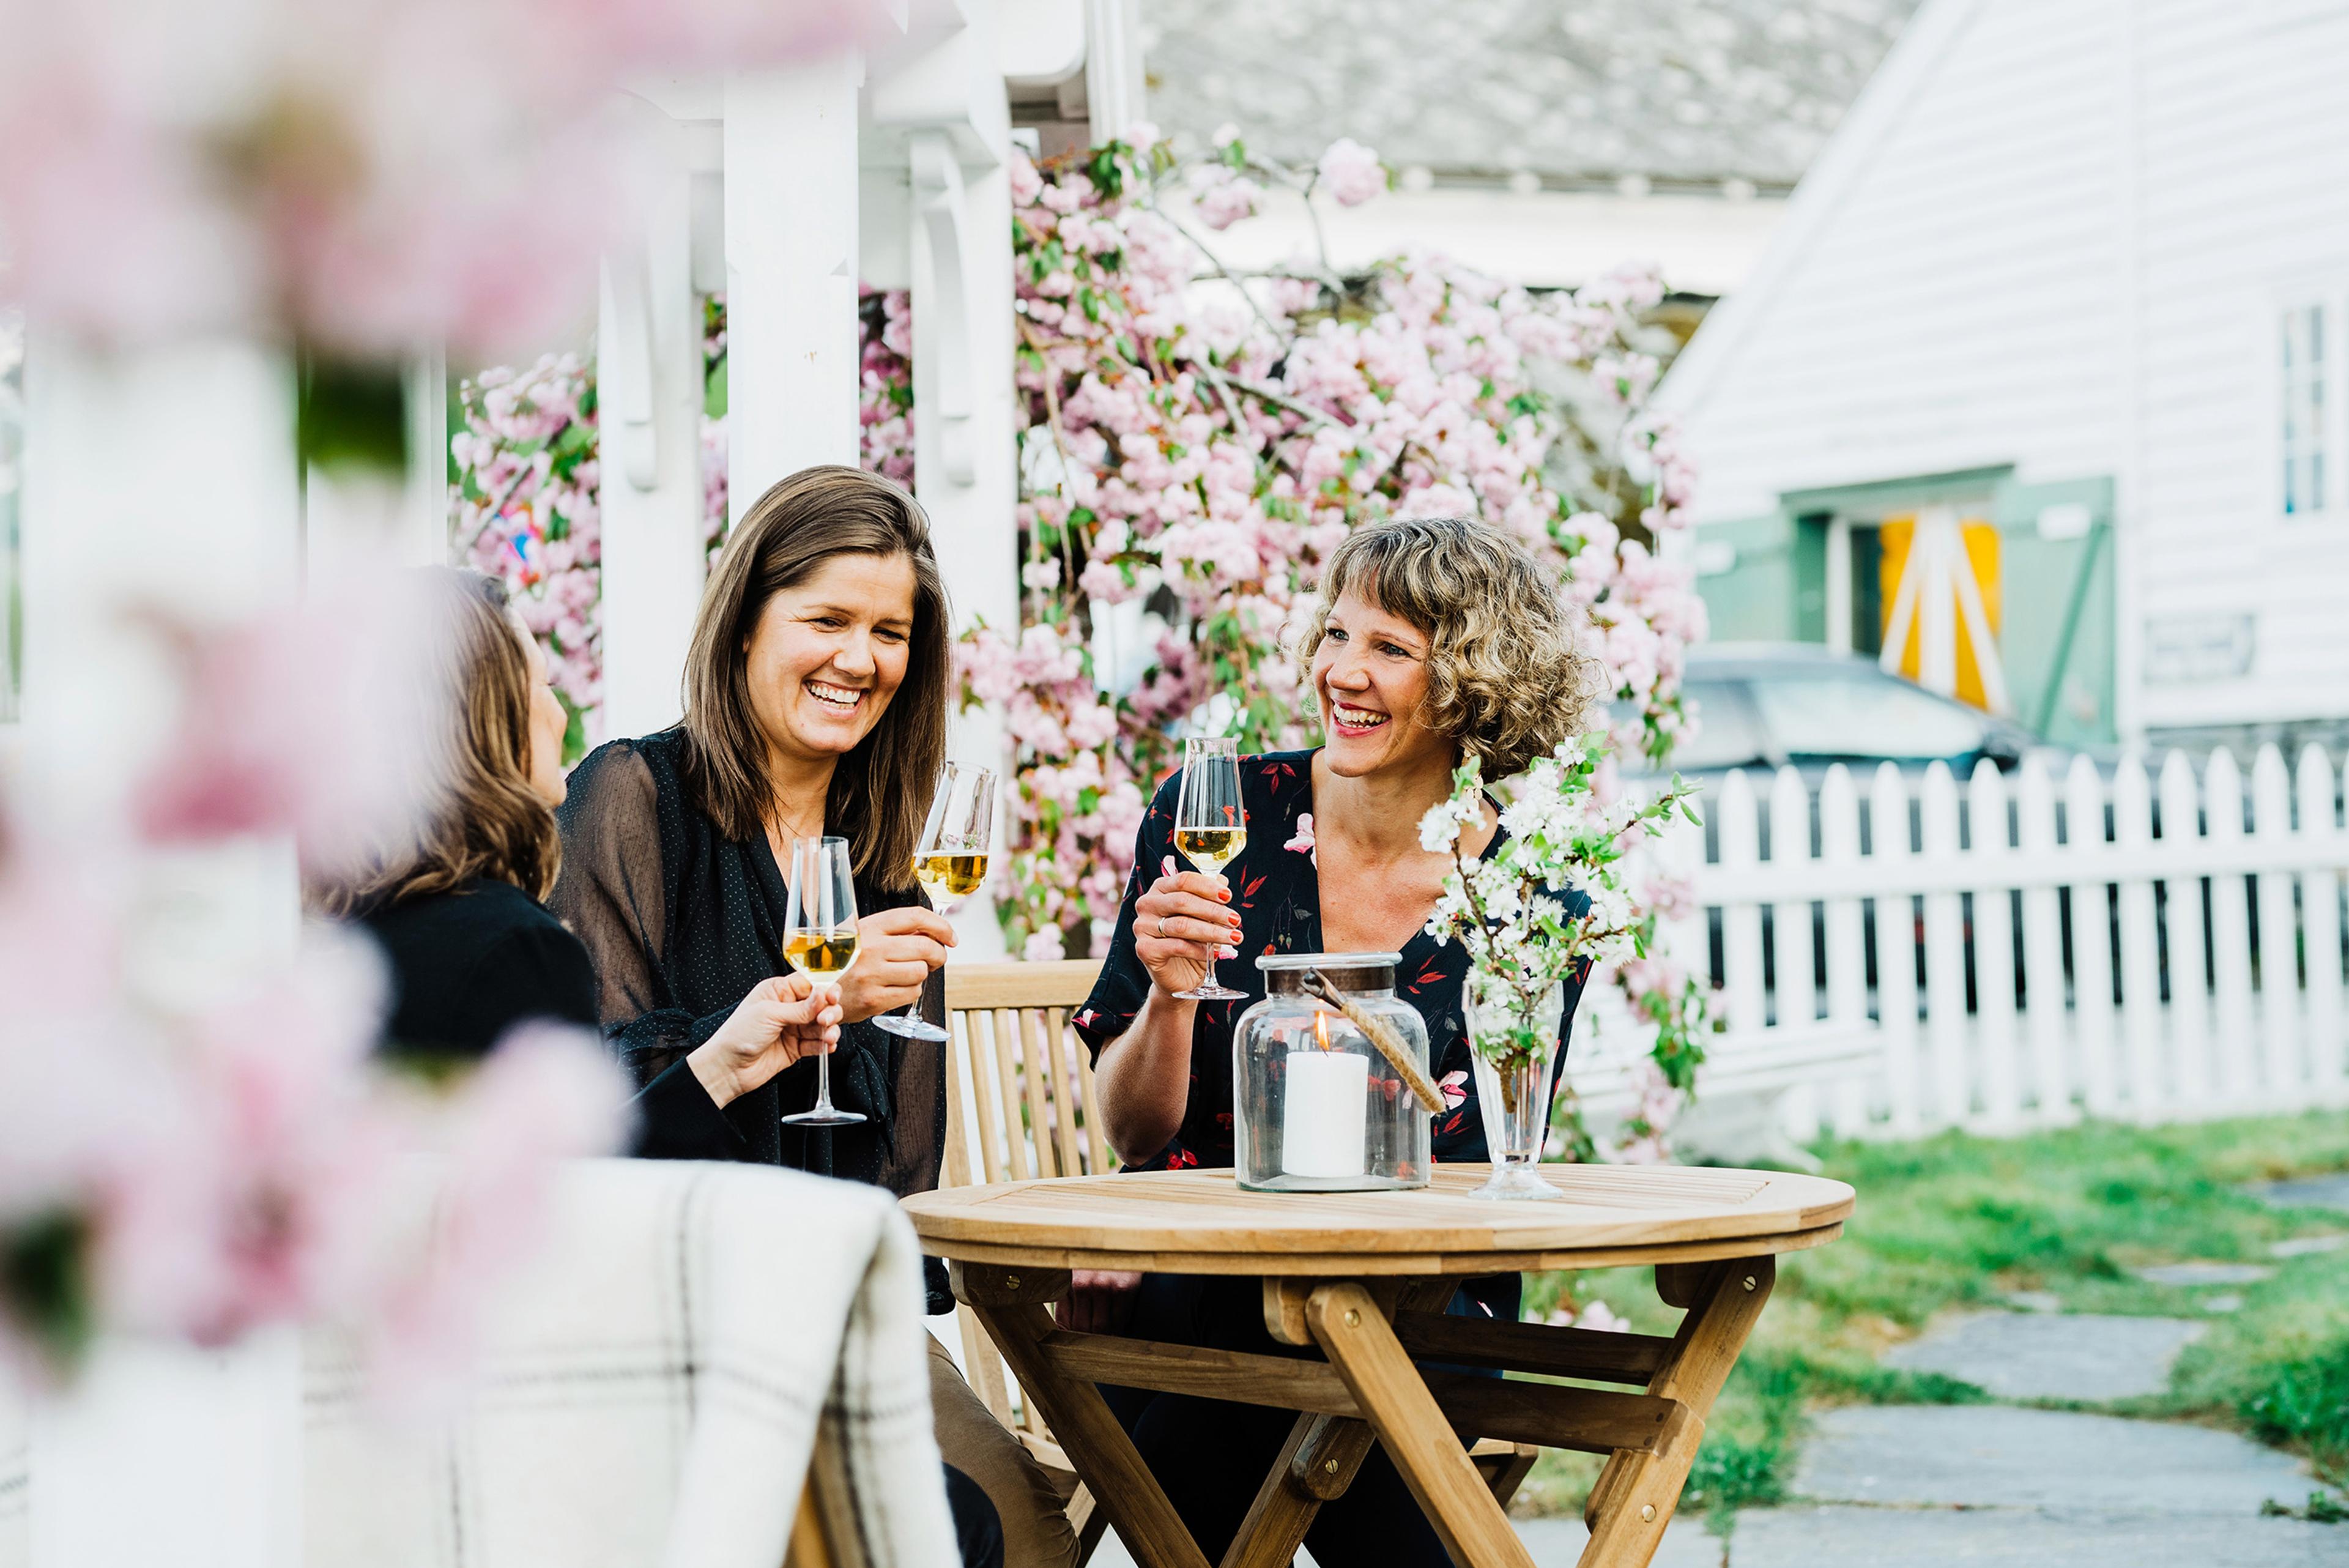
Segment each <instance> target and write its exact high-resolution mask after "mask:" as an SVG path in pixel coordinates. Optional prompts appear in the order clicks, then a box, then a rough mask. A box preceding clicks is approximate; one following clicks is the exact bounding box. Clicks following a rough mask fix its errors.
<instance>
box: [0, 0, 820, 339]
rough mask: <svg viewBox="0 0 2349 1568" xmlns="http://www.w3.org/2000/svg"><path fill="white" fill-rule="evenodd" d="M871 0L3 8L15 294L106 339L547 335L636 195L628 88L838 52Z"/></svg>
mask: <svg viewBox="0 0 2349 1568" xmlns="http://www.w3.org/2000/svg"><path fill="white" fill-rule="evenodd" d="M866 9H867V6H866V4H865V0H783V3H781V4H775V5H748V4H744V3H743V0H599V3H598V4H595V5H586V6H580V5H571V4H567V3H565V0H402V3H401V4H399V5H378V4H366V3H361V0H254V3H251V4H244V5H234V6H231V7H226V8H222V7H219V6H182V5H150V4H145V3H144V0H77V3H76V4H73V5H53V4H46V3H43V0H0V38H5V40H6V41H7V42H6V47H5V48H0V230H5V232H6V233H7V234H8V254H7V258H6V265H7V268H8V271H7V274H6V275H5V279H0V294H5V295H8V296H14V297H16V298H17V299H20V300H21V301H23V302H24V303H25V304H26V306H29V307H30V308H32V309H34V310H35V311H36V312H37V313H38V314H40V315H41V316H42V317H45V318H47V319H49V320H52V321H56V322H58V323H61V324H63V325H65V326H67V327H72V328H76V329H78V330H80V331H82V332H83V333H85V334H87V335H89V336H91V337H97V338H99V339H101V340H106V341H126V340H140V339H152V338H157V337H168V336H172V335H177V334H181V333H186V332H191V331H202V330H214V329H219V328H222V327H227V328H231V329H236V330H246V331H254V330H259V331H264V332H270V333H274V334H276V335H278V336H282V337H288V338H294V337H298V338H300V339H301V340H303V341H305V342H306V343H308V344H310V345H312V346H313V347H314V348H317V349H318V350H320V351H322V352H325V353H329V354H341V355H345V356H350V357H358V358H396V357H398V356H399V355H402V354H405V353H408V352H410V351H412V349H413V348H414V346H415V345H416V344H419V343H425V342H435V341H445V342H447V343H448V344H449V345H450V347H451V348H452V349H453V350H455V351H456V352H457V353H458V354H459V355H460V357H471V358H480V357H483V356H485V355H487V354H489V353H492V352H498V351H502V350H504V349H507V348H512V346H514V345H518V344H527V343H543V342H545V341H548V340H550V339H552V338H553V337H554V336H555V335H556V334H558V333H559V332H560V331H562V330H563V328H564V327H565V326H566V325H567V323H568V322H569V321H570V320H571V319H573V318H574V317H575V316H576V314H577V312H578V311H579V310H580V309H581V308H582V306H583V303H584V302H585V301H588V300H592V299H593V297H594V287H595V265H596V257H597V255H598V254H599V253H600V251H601V249H602V242H603V241H604V239H605V237H606V236H607V234H610V233H612V232H614V231H613V228H612V225H613V224H614V223H616V222H617V221H618V220H619V219H620V218H621V217H622V215H623V214H624V213H625V212H626V207H627V204H628V203H627V200H626V198H627V196H628V194H629V192H630V191H631V190H632V189H633V182H630V181H629V180H628V179H627V178H626V175H625V173H624V171H625V170H626V168H627V166H628V161H627V159H626V157H625V156H624V155H623V150H622V149H621V148H620V147H618V146H616V145H615V144H614V141H613V132H614V130H615V129H616V119H615V117H613V116H611V115H609V114H608V113H607V103H606V100H607V99H608V97H609V95H610V94H611V93H612V92H613V90H614V89H615V88H616V87H617V86H618V84H619V83H620V81H621V80H622V79H623V78H625V77H629V76H634V75H640V74H644V73H647V72H649V73H652V74H654V75H662V74H666V73H669V72H677V73H679V74H693V73H700V72H714V71H719V70H735V69H744V68H750V67H755V66H757V65H759V64H761V63H771V62H777V61H781V60H786V59H791V58H795V57H803V56H806V55H809V54H812V53H815V52H819V51H824V50H829V49H831V48H833V47H839V46H841V45H843V44H845V43H847V42H849V41H850V40H851V38H852V35H853V34H854V31H855V29H856V27H857V26H858V25H859V23H860V21H861V20H862V18H863V16H864V14H865V12H866ZM557 190H559V191H562V192H565V195H564V200H562V201H559V202H550V201H548V200H547V192H550V191H557Z"/></svg>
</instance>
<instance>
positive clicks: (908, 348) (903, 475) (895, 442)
mask: <svg viewBox="0 0 2349 1568" xmlns="http://www.w3.org/2000/svg"><path fill="white" fill-rule="evenodd" d="M857 293H858V296H859V298H860V301H861V303H862V305H863V307H864V308H863V309H862V310H861V311H860V312H859V317H858V319H859V320H860V321H861V322H862V323H863V324H864V351H863V354H862V355H861V357H860V358H859V363H858V370H857V383H856V401H857V409H856V415H857V421H858V423H859V425H860V426H861V427H862V428H861V431H860V442H861V446H862V449H863V456H862V457H861V458H860V459H859V460H858V462H859V464H860V465H861V466H862V467H864V468H866V469H869V470H871V471H872V472H874V473H877V474H880V475H882V476H883V477H885V478H888V479H894V480H895V481H896V482H897V483H900V484H902V485H904V486H905V488H906V489H908V490H911V489H912V488H913V487H914V317H913V299H912V296H910V295H908V294H907V293H906V292H905V290H904V289H902V288H892V289H874V288H864V287H862V286H860V287H859V289H858V291H857Z"/></svg>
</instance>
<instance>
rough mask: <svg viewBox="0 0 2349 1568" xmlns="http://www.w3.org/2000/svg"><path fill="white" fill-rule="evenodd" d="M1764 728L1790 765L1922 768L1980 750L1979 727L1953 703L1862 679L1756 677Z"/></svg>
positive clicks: (1893, 684)
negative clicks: (1793, 761) (1845, 761)
mask: <svg viewBox="0 0 2349 1568" xmlns="http://www.w3.org/2000/svg"><path fill="white" fill-rule="evenodd" d="M1752 690H1753V692H1754V706H1755V708H1756V709H1757V710H1759V711H1760V713H1761V717H1762V722H1763V725H1764V727H1765V728H1766V729H1767V730H1768V731H1769V732H1770V736H1771V738H1772V739H1773V740H1775V742H1777V744H1778V749H1779V750H1780V751H1781V752H1782V753H1785V755H1786V756H1789V757H1886V758H1889V759H1891V760H1893V761H1896V762H1900V761H1918V762H1923V761H1927V760H1930V759H1931V758H1935V757H1962V756H1968V755H1971V753H1975V752H1978V751H1980V750H1982V721H1981V720H1980V719H1978V718H1976V717H1974V716H1973V715H1972V714H1971V713H1970V712H1968V711H1967V710H1965V709H1964V708H1961V707H1960V706H1958V705H1957V704H1956V703H1954V702H1948V701H1942V700H1941V699H1940V698H1938V697H1935V696H1934V695H1932V694H1931V693H1930V692H1928V691H1920V690H1918V689H1917V688H1916V687H1913V686H1908V685H1904V684H1902V683H1901V682H1899V681H1898V680H1888V679H1883V678H1879V677H1876V676H1870V675H1867V674H1841V673H1826V672H1822V673H1819V674H1787V675H1764V676H1757V677H1755V679H1754V683H1753V688H1752Z"/></svg>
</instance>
